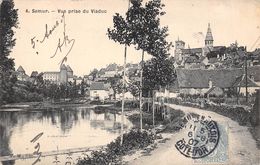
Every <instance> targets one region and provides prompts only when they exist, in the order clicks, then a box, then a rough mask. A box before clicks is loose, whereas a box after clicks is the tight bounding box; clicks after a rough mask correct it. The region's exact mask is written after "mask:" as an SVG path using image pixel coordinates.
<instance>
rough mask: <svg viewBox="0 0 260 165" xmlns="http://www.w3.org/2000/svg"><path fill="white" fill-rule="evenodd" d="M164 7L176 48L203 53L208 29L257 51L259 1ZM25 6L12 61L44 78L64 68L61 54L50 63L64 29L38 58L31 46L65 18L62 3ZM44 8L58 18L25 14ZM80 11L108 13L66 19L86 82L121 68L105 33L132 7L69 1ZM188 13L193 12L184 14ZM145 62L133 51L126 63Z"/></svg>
mask: <svg viewBox="0 0 260 165" xmlns="http://www.w3.org/2000/svg"><path fill="white" fill-rule="evenodd" d="M27 1H29V0H27ZM162 2H163V3H164V4H165V8H164V9H163V10H164V11H165V12H166V15H164V16H162V18H161V19H162V20H161V21H162V25H163V26H168V27H169V36H168V41H170V42H173V44H174V42H175V41H176V40H177V39H178V38H179V39H180V40H183V41H184V42H185V43H186V47H187V46H188V45H189V46H190V47H191V48H194V47H202V44H204V36H205V34H206V31H207V27H208V23H210V25H211V29H212V34H213V38H214V45H216V46H220V45H223V46H229V45H230V44H231V43H234V42H235V41H237V42H238V44H239V45H241V46H247V47H248V51H253V50H250V48H251V47H252V46H253V44H254V42H255V41H256V40H257V38H258V37H259V36H260V24H259V23H258V22H257V20H258V18H259V17H260V2H259V1H255V0H250V3H248V1H245V0H239V1H234V0H229V1H227V2H226V1H197V0H193V1H189V2H184V1H180V0H175V1H169V0H163V1H162ZM25 4H26V3H23V1H15V7H16V8H18V9H19V11H18V13H19V23H20V24H19V29H16V39H17V40H16V42H17V44H16V46H15V47H14V50H13V52H12V53H11V57H12V58H14V59H15V64H16V65H15V68H16V69H17V68H18V67H19V66H20V65H21V66H23V68H24V69H25V70H26V73H27V74H30V73H31V72H32V71H34V70H36V71H39V72H46V71H56V70H59V62H60V61H61V59H62V57H63V56H64V55H62V53H61V54H59V52H58V54H57V56H56V57H57V58H50V57H51V56H52V54H53V52H54V50H55V47H56V46H57V40H58V38H60V36H62V32H63V31H62V28H61V27H57V29H56V31H55V30H54V33H53V34H52V36H50V39H49V40H48V43H46V45H42V46H39V47H38V50H37V51H39V52H38V54H37V53H36V50H35V49H33V48H32V43H31V39H32V38H33V37H35V36H36V37H38V38H43V36H44V31H45V26H46V24H47V25H48V27H49V29H50V28H51V27H53V25H54V22H55V21H56V20H60V19H61V18H62V14H61V13H58V12H57V9H59V5H58V2H50V1H47V2H46V1H44V2H43V1H37V3H35V2H33V1H31V2H30V4H31V5H30V7H28V5H25ZM112 4H113V5H112ZM42 6H44V9H47V10H50V11H52V10H54V11H55V12H53V13H48V14H46V13H26V9H28V10H29V11H31V10H32V9H41V8H42ZM81 6H89V10H91V9H97V10H99V9H100V10H106V13H98V14H97V13H94V14H91V13H88V14H83V13H81V14H68V13H67V14H65V16H66V28H67V29H66V33H67V35H68V36H69V38H70V39H75V45H74V46H73V48H72V49H71V52H70V53H69V55H68V57H67V64H69V65H70V66H71V67H72V68H73V70H74V73H75V74H76V75H81V76H82V75H86V74H88V73H89V72H90V70H93V69H94V68H98V69H100V68H102V67H105V66H106V65H108V64H109V63H117V64H122V63H123V50H124V47H123V46H122V45H119V44H117V43H115V42H113V41H112V40H109V39H108V37H107V36H106V30H107V28H108V27H112V16H113V15H114V14H115V13H116V12H118V13H120V14H121V15H124V13H125V12H126V11H127V6H128V3H127V1H126V0H119V1H117V3H115V2H114V1H113V2H112V1H102V0H99V1H95V2H94V1H68V3H66V4H64V5H63V6H62V9H64V10H69V9H79V10H84V9H86V8H82V7H81ZM187 10H188V11H189V12H188V13H185V11H187ZM195 13H196V14H195ZM44 17H46V18H44ZM227 18H229V19H227ZM31 20H34V21H31ZM43 20H46V21H45V22H44V21H43ZM82 21H84V22H90V24H84V25H83V24H80V23H81V22H82ZM101 22H102V23H101ZM249 32H250V33H249ZM198 34H199V35H198ZM203 35H204V36H203ZM52 37H53V38H52ZM256 46H257V44H256ZM258 47H259V42H258ZM174 49H175V48H174V47H173V48H172V49H171V52H170V53H171V55H174ZM146 57H148V55H146ZM101 59H102V60H101ZM140 60H141V52H140V51H136V50H135V49H134V48H133V47H131V48H130V49H129V53H128V55H127V62H133V63H138V62H139V61H140ZM36 61H37V62H36Z"/></svg>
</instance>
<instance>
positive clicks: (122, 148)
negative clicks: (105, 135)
mask: <svg viewBox="0 0 260 165" xmlns="http://www.w3.org/2000/svg"><path fill="white" fill-rule="evenodd" d="M123 136H124V137H123V139H124V140H123V144H122V145H121V144H120V141H121V139H120V137H118V138H117V139H116V140H115V141H113V142H111V143H109V144H108V145H107V146H106V148H105V149H103V150H100V151H92V152H91V155H90V156H87V157H85V158H83V159H81V160H79V161H78V163H77V164H78V165H88V164H96V165H106V164H112V163H114V164H118V163H119V158H120V157H121V156H124V155H126V154H127V153H129V151H132V150H135V149H142V148H144V147H147V146H148V145H149V144H152V143H153V142H154V135H153V134H152V133H150V132H147V131H143V132H141V131H140V130H134V129H132V130H131V131H130V132H129V133H125V134H124V135H123Z"/></svg>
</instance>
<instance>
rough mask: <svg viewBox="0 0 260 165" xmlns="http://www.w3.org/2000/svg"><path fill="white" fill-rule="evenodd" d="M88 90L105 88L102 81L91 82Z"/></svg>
mask: <svg viewBox="0 0 260 165" xmlns="http://www.w3.org/2000/svg"><path fill="white" fill-rule="evenodd" d="M90 90H106V88H105V85H104V83H103V82H93V83H92V84H91V85H90Z"/></svg>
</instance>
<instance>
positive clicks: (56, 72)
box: [43, 72, 60, 74]
mask: <svg viewBox="0 0 260 165" xmlns="http://www.w3.org/2000/svg"><path fill="white" fill-rule="evenodd" d="M43 74H60V72H44V73H43Z"/></svg>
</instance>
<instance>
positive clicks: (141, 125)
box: [139, 51, 144, 131]
mask: <svg viewBox="0 0 260 165" xmlns="http://www.w3.org/2000/svg"><path fill="white" fill-rule="evenodd" d="M143 62H144V51H142V61H141V68H140V69H141V71H140V75H141V77H140V106H139V107H140V129H141V131H142V130H143V111H142V98H143V91H142V90H143V89H142V88H143Z"/></svg>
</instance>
